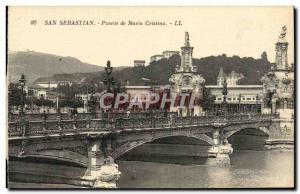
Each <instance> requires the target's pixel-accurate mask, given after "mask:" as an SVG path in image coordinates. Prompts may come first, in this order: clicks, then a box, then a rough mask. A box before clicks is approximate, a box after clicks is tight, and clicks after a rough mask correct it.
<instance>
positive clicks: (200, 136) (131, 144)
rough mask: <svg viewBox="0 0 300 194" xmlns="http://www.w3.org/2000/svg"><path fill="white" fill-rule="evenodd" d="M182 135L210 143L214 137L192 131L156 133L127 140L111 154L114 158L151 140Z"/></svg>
mask: <svg viewBox="0 0 300 194" xmlns="http://www.w3.org/2000/svg"><path fill="white" fill-rule="evenodd" d="M180 136H183V137H189V138H195V139H198V140H201V141H203V142H206V143H207V144H208V145H213V140H212V138H211V137H209V136H208V135H206V134H190V133H189V134H163V135H162V134H161V135H155V136H153V137H152V138H145V139H136V140H133V141H130V142H126V143H124V144H122V145H121V146H119V147H117V148H115V149H114V151H113V152H112V154H111V155H112V157H113V158H114V159H116V158H118V157H120V156H122V155H123V154H125V153H127V152H129V151H130V150H132V149H134V148H136V147H138V146H141V145H143V144H145V143H150V142H153V141H155V140H158V139H163V138H168V137H180Z"/></svg>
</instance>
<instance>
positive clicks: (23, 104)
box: [19, 73, 26, 115]
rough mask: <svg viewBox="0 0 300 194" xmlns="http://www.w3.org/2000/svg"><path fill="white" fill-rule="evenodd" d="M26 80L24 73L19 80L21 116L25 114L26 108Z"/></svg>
mask: <svg viewBox="0 0 300 194" xmlns="http://www.w3.org/2000/svg"><path fill="white" fill-rule="evenodd" d="M25 83H26V79H25V75H24V74H23V73H22V75H21V78H20V79H19V84H20V86H21V106H20V114H21V115H23V114H24V106H25V94H24V87H25Z"/></svg>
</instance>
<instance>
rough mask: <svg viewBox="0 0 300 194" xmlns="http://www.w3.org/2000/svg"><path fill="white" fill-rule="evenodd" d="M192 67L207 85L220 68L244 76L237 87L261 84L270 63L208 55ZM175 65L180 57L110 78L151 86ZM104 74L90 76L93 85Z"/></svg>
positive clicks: (160, 81)
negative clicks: (145, 79) (195, 67)
mask: <svg viewBox="0 0 300 194" xmlns="http://www.w3.org/2000/svg"><path fill="white" fill-rule="evenodd" d="M193 64H194V65H195V66H197V68H198V69H197V73H198V74H201V75H202V76H203V77H204V78H205V80H206V82H205V84H207V85H215V84H216V83H217V75H218V72H219V70H220V67H221V66H222V67H223V69H224V73H226V74H227V73H230V72H231V71H233V70H234V71H235V72H237V73H242V74H243V75H244V76H245V77H244V78H243V79H241V80H240V83H239V84H242V85H248V84H249V85H250V84H253V85H254V84H261V82H260V79H261V77H262V76H263V74H264V72H265V71H268V70H270V69H271V63H269V62H268V61H265V60H261V59H254V58H252V57H243V58H241V57H239V56H233V57H227V56H226V55H224V54H223V55H219V56H209V57H204V58H200V59H193ZM176 65H180V56H178V55H174V56H172V57H171V58H169V59H161V60H159V61H157V62H152V63H151V64H150V65H148V66H146V67H133V68H126V69H123V70H121V71H114V72H113V76H114V77H115V78H116V79H117V80H118V81H119V82H120V83H121V84H124V83H125V81H126V80H129V82H130V84H131V85H151V84H168V83H169V78H170V76H171V75H172V74H173V73H174V72H175V67H176ZM103 76H104V75H103V74H101V75H98V76H97V77H92V76H91V77H90V78H91V79H92V81H93V82H100V81H101V80H102V79H103V78H104V77H103ZM142 78H148V79H150V80H151V81H144V79H142Z"/></svg>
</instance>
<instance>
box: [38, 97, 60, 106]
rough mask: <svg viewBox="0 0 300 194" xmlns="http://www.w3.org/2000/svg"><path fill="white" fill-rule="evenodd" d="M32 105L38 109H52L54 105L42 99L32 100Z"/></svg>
mask: <svg viewBox="0 0 300 194" xmlns="http://www.w3.org/2000/svg"><path fill="white" fill-rule="evenodd" d="M33 104H35V105H36V106H38V107H43V106H44V107H54V105H55V103H54V102H52V101H51V100H47V99H44V98H40V99H38V98H34V99H33Z"/></svg>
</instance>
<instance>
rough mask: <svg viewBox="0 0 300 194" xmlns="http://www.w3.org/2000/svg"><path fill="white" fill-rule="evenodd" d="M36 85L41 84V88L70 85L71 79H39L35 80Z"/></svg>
mask: <svg viewBox="0 0 300 194" xmlns="http://www.w3.org/2000/svg"><path fill="white" fill-rule="evenodd" d="M35 84H36V85H38V86H41V87H43V88H57V87H58V86H71V85H72V82H71V81H55V80H53V81H40V82H35Z"/></svg>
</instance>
